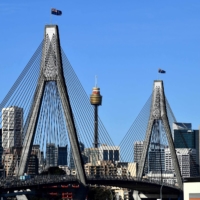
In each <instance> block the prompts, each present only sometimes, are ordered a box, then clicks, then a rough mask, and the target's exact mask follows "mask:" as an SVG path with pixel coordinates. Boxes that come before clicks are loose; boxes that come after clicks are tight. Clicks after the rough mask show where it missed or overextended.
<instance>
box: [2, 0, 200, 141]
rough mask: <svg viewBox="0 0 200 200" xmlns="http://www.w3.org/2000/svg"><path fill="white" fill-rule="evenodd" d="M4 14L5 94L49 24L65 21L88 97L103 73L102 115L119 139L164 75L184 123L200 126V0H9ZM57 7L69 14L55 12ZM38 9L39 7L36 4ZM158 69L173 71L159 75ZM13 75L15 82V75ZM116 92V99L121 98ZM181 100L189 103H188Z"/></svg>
mask: <svg viewBox="0 0 200 200" xmlns="http://www.w3.org/2000/svg"><path fill="white" fill-rule="evenodd" d="M0 5H1V6H0V17H1V19H2V26H3V27H4V29H2V31H1V32H0V37H1V38H5V39H4V40H2V45H1V49H2V51H1V52H2V53H1V64H0V69H1V74H3V76H1V79H0V84H1V85H3V87H1V93H0V101H2V100H3V98H4V97H5V95H6V94H7V92H8V91H9V89H10V88H11V86H12V85H13V83H14V82H15V80H16V79H17V78H18V76H19V74H20V73H21V72H22V70H23V69H24V67H25V65H26V64H27V63H28V61H29V60H30V58H31V56H32V54H33V53H34V52H35V50H36V48H37V47H38V46H39V44H40V42H41V41H42V39H43V31H44V25H46V24H50V18H51V21H52V23H55V24H58V26H59V30H60V39H61V46H62V48H63V50H64V51H65V53H66V55H67V57H68V59H69V61H70V63H71V65H72V67H73V69H74V71H75V72H76V74H77V76H78V78H79V80H80V82H81V84H82V85H83V88H84V89H85V91H86V93H87V95H88V97H89V95H90V94H91V90H92V87H93V86H94V85H95V75H97V76H98V87H100V89H101V95H102V96H103V103H102V106H101V107H100V108H99V116H100V118H101V120H102V122H103V124H104V126H105V128H106V129H107V131H108V133H109V134H110V136H111V138H112V140H113V141H114V143H115V144H116V145H118V144H119V143H120V142H121V140H122V139H123V137H124V136H125V134H126V133H127V131H128V129H129V128H130V126H131V124H132V123H133V121H134V120H135V118H136V117H137V115H138V114H139V112H140V110H141V109H142V107H143V106H144V104H145V102H146V101H147V99H148V98H149V96H150V95H151V93H152V86H153V81H154V80H156V79H158V78H159V79H162V80H163V81H164V88H165V94H166V97H167V99H168V101H169V104H170V106H171V107H172V110H173V112H174V115H175V116H176V119H177V121H179V122H186V123H187V122H188V123H192V125H193V126H192V128H193V129H198V126H199V124H200V123H199V120H198V117H197V113H199V111H200V106H198V102H199V100H200V95H199V94H198V90H199V87H198V82H197V80H198V74H200V68H199V64H200V60H199V57H198V55H199V53H200V39H199V33H200V29H199V27H198V26H196V24H198V22H199V20H200V15H199V14H198V8H199V7H200V3H199V2H198V1H193V3H187V2H186V1H178V2H172V1H169V2H165V3H161V2H159V3H158V2H155V1H154V2H151V3H150V2H145V3H144V2H140V3H138V2H137V3H134V2H131V1H128V2H127V3H116V2H114V1H111V2H106V3H105V1H104V2H101V3H92V2H90V4H88V5H85V4H84V3H82V2H81V3H77V2H74V3H72V2H64V1H60V2H56V1H53V0H52V1H51V2H50V3H49V4H48V6H47V1H44V2H42V3H41V2H39V1H36V2H34V3H27V2H25V1H23V0H22V1H20V2H18V3H16V2H14V1H10V3H7V2H6V1H5V0H3V1H2V2H1V3H0ZM52 7H55V8H57V9H60V10H62V12H63V15H62V16H60V17H58V16H50V10H51V8H52ZM30 8H31V9H30ZM158 68H161V69H164V70H166V74H164V75H159V74H158ZM8 78H9V81H8ZM114 99H115V101H114ZM180 102H181V103H180Z"/></svg>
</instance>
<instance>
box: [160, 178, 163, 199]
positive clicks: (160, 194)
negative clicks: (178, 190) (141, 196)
mask: <svg viewBox="0 0 200 200" xmlns="http://www.w3.org/2000/svg"><path fill="white" fill-rule="evenodd" d="M163 183H164V182H162V185H161V187H160V200H162V188H163Z"/></svg>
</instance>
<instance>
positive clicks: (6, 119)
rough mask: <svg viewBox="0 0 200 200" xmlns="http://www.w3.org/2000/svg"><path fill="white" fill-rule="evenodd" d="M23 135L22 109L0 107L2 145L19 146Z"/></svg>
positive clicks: (4, 146)
mask: <svg viewBox="0 0 200 200" xmlns="http://www.w3.org/2000/svg"><path fill="white" fill-rule="evenodd" d="M22 137H23V109H22V108H20V107H17V106H11V107H8V108H3V109H2V147H3V149H4V150H6V149H8V148H11V147H21V146H22V139H23V138H22Z"/></svg>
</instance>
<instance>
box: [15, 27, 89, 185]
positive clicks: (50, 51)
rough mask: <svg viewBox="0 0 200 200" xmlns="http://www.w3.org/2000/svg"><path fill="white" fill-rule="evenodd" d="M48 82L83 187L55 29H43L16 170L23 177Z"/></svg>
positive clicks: (76, 138)
mask: <svg viewBox="0 0 200 200" xmlns="http://www.w3.org/2000/svg"><path fill="white" fill-rule="evenodd" d="M50 81H54V82H55V83H56V85H57V88H58V93H59V96H60V99H61V104H62V107H63V111H64V117H65V120H66V126H67V131H68V135H69V140H70V143H71V148H72V152H73V158H74V160H75V167H76V170H77V175H78V178H79V180H80V182H81V183H82V184H84V185H85V184H86V176H85V171H84V168H83V161H82V158H81V153H80V147H79V142H78V137H77V132H76V127H75V122H74V119H73V113H72V108H71V105H70V101H69V96H68V91H67V86H66V83H65V79H64V73H63V65H62V58H61V47H60V39H59V30H58V26H57V25H46V26H45V33H44V41H43V51H42V60H41V65H40V75H39V79H38V83H37V87H36V90H35V94H34V99H33V103H32V105H31V110H30V113H29V123H28V128H27V132H26V134H25V138H24V143H23V149H22V154H21V158H20V163H19V168H18V169H19V170H18V175H19V176H20V175H23V174H24V172H26V169H27V163H28V158H29V156H30V153H31V149H32V145H33V141H34V137H35V131H36V127H37V123H38V118H39V112H40V108H41V105H42V97H43V94H44V89H45V85H46V84H47V83H48V82H50Z"/></svg>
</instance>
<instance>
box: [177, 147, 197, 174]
mask: <svg viewBox="0 0 200 200" xmlns="http://www.w3.org/2000/svg"><path fill="white" fill-rule="evenodd" d="M176 155H177V158H178V162H179V167H180V171H181V174H182V177H183V178H185V177H191V176H197V174H198V171H197V168H196V150H195V149H184V148H179V149H176Z"/></svg>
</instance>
